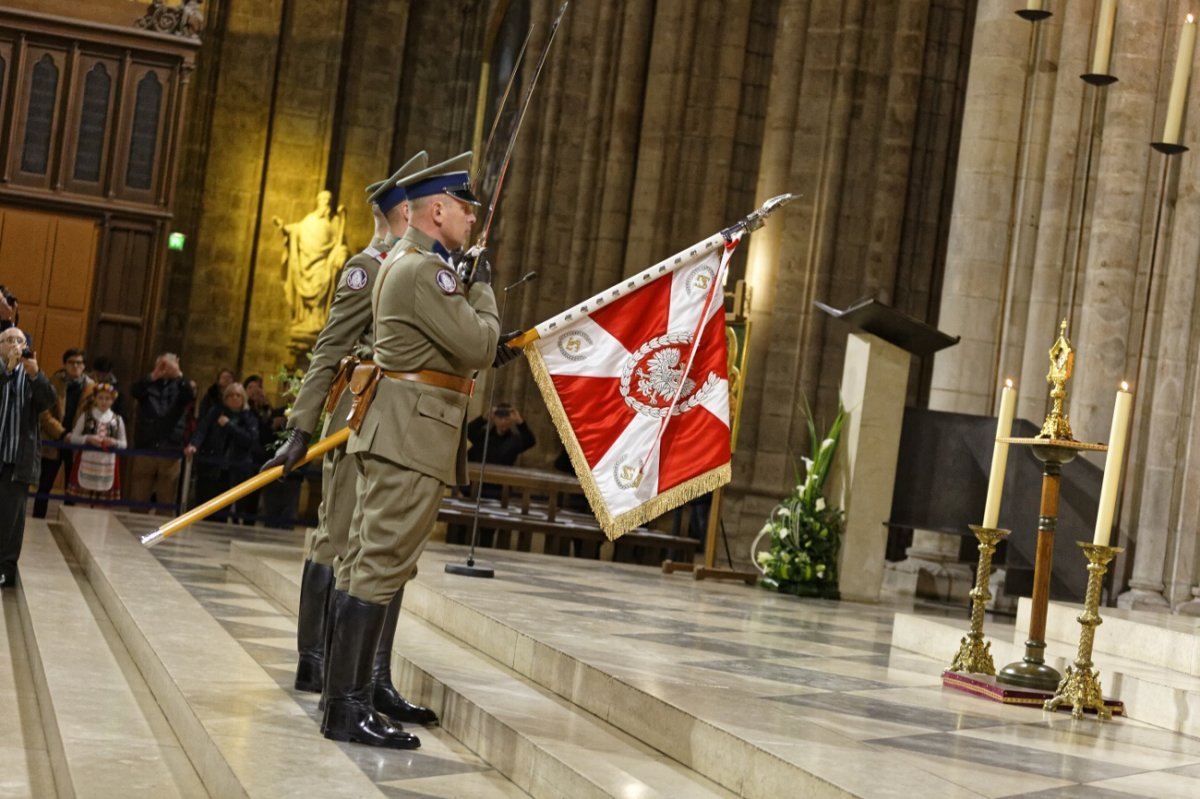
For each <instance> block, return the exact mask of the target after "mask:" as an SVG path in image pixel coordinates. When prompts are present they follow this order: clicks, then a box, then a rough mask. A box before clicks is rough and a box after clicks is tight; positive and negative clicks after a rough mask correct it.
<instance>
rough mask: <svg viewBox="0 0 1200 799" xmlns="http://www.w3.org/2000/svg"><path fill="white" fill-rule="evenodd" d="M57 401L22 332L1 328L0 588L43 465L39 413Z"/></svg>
mask: <svg viewBox="0 0 1200 799" xmlns="http://www.w3.org/2000/svg"><path fill="white" fill-rule="evenodd" d="M56 401H57V397H56V396H55V394H54V386H52V385H50V381H49V380H48V379H47V378H46V375H44V374H42V371H41V369H39V368H38V362H37V358H36V357H35V355H34V353H33V352H31V351H30V349H29V339H28V337H26V335H25V333H24V332H23V331H22V330H21V328H19V327H15V326H14V327H8V328H5V329H4V330H2V331H0V588H12V587H14V586H15V585H16V583H17V559H18V558H19V557H20V555H21V543H22V541H23V540H24V538H25V503H26V501H27V500H28V499H29V487H30V486H31V485H33V484H34V483H36V482H37V480H38V474H39V472H40V471H41V465H42V463H41V458H40V457H39V453H38V416H39V415H40V414H41V412H42V411H44V410H46V409H47V408H49V407H51V406H52V405H54V403H55V402H56Z"/></svg>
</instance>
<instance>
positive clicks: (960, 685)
mask: <svg viewBox="0 0 1200 799" xmlns="http://www.w3.org/2000/svg"><path fill="white" fill-rule="evenodd" d="M942 686H943V687H945V688H953V689H954V690H956V691H963V692H965V693H968V694H972V695H974V696H978V697H981V698H983V699H990V700H991V701H993V702H1000V703H1001V704H1005V705H1020V706H1022V707H1028V708H1035V707H1036V708H1039V709H1040V708H1043V707H1044V706H1045V704H1046V700H1047V699H1051V698H1053V696H1054V692H1053V691H1039V690H1037V689H1036V688H1018V687H1016V686H1013V685H1005V684H1004V683H1000V682H996V678H995V677H992V676H990V675H987V674H962V673H959V672H954V671H944V672H942ZM1104 705H1105V707H1106V708H1108V710H1110V711H1111V712H1112V714H1113V715H1114V716H1123V715H1125V703H1124V702H1122V701H1121V700H1119V699H1109V700H1107V701H1105V703H1104ZM1062 710H1063V711H1064V712H1065V711H1066V710H1067V708H1066V707H1063V708H1062ZM1084 710H1085V712H1088V713H1094V712H1095V710H1094V709H1092V708H1085V709H1084Z"/></svg>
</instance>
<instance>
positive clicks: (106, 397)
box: [67, 383, 127, 499]
mask: <svg viewBox="0 0 1200 799" xmlns="http://www.w3.org/2000/svg"><path fill="white" fill-rule="evenodd" d="M116 399H117V390H116V388H114V387H113V385H112V384H111V383H100V384H98V385H97V386H96V390H95V391H94V392H93V393H92V396H91V397H90V398H89V400H88V402H87V404H86V406H85V407H84V408H83V409H82V411H81V412H80V414H79V418H78V419H77V420H76V422H75V428H74V429H73V430H72V431H71V436H70V441H71V443H72V444H89V445H91V446H93V447H99V448H100V451H97V450H93V449H85V450H81V451H80V452H78V453H76V455H75V465H74V467H73V468H72V469H71V479H70V480H69V481H68V482H67V493H68V494H70V495H71V496H75V497H83V498H85V499H120V498H121V476H120V471H119V469H118V468H117V456H116V454H115V453H113V452H111V450H116V449H125V447H126V446H127V444H126V440H125V421H124V420H123V419H122V418H121V417H120V416H119V415H118V414H117V413H116V412H115V411H113V408H112V406H113V402H114V401H115V400H116Z"/></svg>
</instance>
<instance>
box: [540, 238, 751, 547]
mask: <svg viewBox="0 0 1200 799" xmlns="http://www.w3.org/2000/svg"><path fill="white" fill-rule="evenodd" d="M739 240H740V238H738V237H735V238H732V239H731V240H730V241H728V242H726V240H725V238H724V237H723V235H722V234H716V235H714V236H712V237H710V238H708V239H706V240H705V241H703V242H700V243H699V244H697V245H695V246H693V247H690V248H689V249H687V250H685V251H684V252H681V253H679V254H677V255H674V256H671V257H670V258H668V259H666V260H665V261H662V262H660V263H658V264H655V265H654V266H652V267H650V268H649V269H647V270H645V271H644V272H641V273H639V274H637V275H634V276H633V277H631V278H628V279H626V280H625V281H623V282H622V283H620V284H618V285H616V286H613V287H612V288H610V289H608V290H606V291H604V292H601V293H600V294H597V295H596V296H595V297H592V298H591V299H589V300H586V301H585V302H582V303H580V304H579V305H577V306H575V307H574V308H572V309H570V310H568V311H564V312H563V313H561V314H559V315H558V316H555V317H554V318H553V319H549V320H547V321H545V322H543V323H542V324H540V325H538V326H537V328H536V330H537V333H538V338H537V339H535V340H534V341H533V342H532V343H531V344H529V345H528V346H527V347H526V350H525V351H526V354H527V355H528V356H529V362H530V366H531V367H532V369H533V374H534V378H535V379H536V381H537V384H538V387H539V388H540V389H541V392H542V396H543V397H544V398H545V400H546V405H547V407H548V408H549V409H550V415H551V417H552V418H553V419H554V423H555V426H556V427H557V428H558V432H559V435H560V436H561V437H562V440H563V443H564V445H565V446H566V448H567V452H568V453H569V454H570V456H571V461H572V463H573V464H574V466H575V472H576V474H578V475H579V480H580V482H581V483H582V485H583V488H584V491H585V493H586V494H587V497H588V501H589V502H590V503H591V505H592V511H593V512H594V513H595V514H596V518H597V520H598V521H599V522H600V526H601V528H602V529H603V530H604V532H605V533H606V534H607V535H608V537H609V538H610V539H615V538H617V537H618V536H620V535H622V534H624V533H626V532H628V531H629V530H632V529H633V528H634V527H637V526H638V525H640V524H644V523H645V522H647V521H649V520H650V519H653V518H655V517H657V516H660V515H661V514H663V513H665V512H666V511H668V510H671V509H672V508H675V507H677V506H679V505H681V504H683V503H684V502H687V501H688V500H689V499H693V498H694V497H697V496H700V495H702V494H705V493H707V492H709V491H712V490H713V489H715V488H717V487H719V486H722V485H724V484H725V483H728V482H729V479H730V467H729V460H730V433H729V376H728V355H727V348H726V338H725V313H724V310H725V307H724V306H725V303H724V292H723V288H722V286H723V282H724V276H725V271H726V268H727V266H728V263H729V259H730V257H731V256H732V255H733V251H734V248H735V247H737V244H738V241H739Z"/></svg>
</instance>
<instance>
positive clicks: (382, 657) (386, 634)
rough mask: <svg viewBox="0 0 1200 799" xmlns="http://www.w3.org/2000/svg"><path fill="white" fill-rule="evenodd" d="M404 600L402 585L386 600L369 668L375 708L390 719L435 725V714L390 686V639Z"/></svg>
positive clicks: (392, 637)
mask: <svg viewBox="0 0 1200 799" xmlns="http://www.w3.org/2000/svg"><path fill="white" fill-rule="evenodd" d="M403 600H404V589H403V588H401V589H400V590H399V591H397V592H396V595H395V596H394V597H392V601H391V602H389V603H388V608H387V615H386V616H384V620H383V631H382V632H381V633H380V634H379V647H378V648H377V649H376V650H375V667H374V669H373V671H372V679H373V682H374V684H375V689H374V691H373V697H372V699H373V701H374V704H375V709H376V710H378V711H379V712H380V713H382V714H384V715H385V716H387V717H388V718H390V719H395V720H396V721H404V722H408V723H409V724H424V725H427V726H428V725H430V724H437V723H438V717H437V714H436V713H434V712H433V711H432V710H430V709H429V708H427V707H421V706H420V705H414V704H413V703H412V702H409V701H408V700H407V699H405V698H404V697H403V696H401V695H400V692H399V691H397V690H396V686H394V685H392V642H393V641H394V640H395V639H396V622H397V620H399V618H400V603H401V602H402V601H403Z"/></svg>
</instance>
